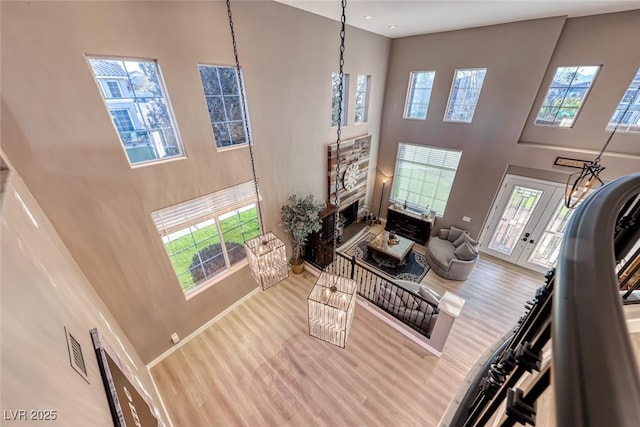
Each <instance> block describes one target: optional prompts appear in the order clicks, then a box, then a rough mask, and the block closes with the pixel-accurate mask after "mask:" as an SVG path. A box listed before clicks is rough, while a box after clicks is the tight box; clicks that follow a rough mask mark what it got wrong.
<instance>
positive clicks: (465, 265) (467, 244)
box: [425, 226, 479, 280]
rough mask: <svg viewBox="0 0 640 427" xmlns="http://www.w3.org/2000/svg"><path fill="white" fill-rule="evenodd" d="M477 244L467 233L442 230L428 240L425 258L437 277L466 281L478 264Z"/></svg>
mask: <svg viewBox="0 0 640 427" xmlns="http://www.w3.org/2000/svg"><path fill="white" fill-rule="evenodd" d="M477 245H478V242H477V241H475V240H474V239H473V238H472V237H471V236H470V235H469V233H468V232H467V231H465V230H463V229H460V228H457V227H453V226H452V227H450V228H442V229H440V231H439V232H438V235H437V236H433V237H431V239H429V244H428V245H427V251H426V253H425V257H426V259H427V263H428V264H429V266H430V267H431V269H432V270H433V271H435V272H436V274H438V275H439V276H442V277H444V278H445V279H450V280H466V279H467V277H469V274H471V272H472V271H473V268H474V267H475V265H476V263H477V262H478V258H479V255H478V247H477Z"/></svg>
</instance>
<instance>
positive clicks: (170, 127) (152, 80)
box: [88, 58, 183, 165]
mask: <svg viewBox="0 0 640 427" xmlns="http://www.w3.org/2000/svg"><path fill="white" fill-rule="evenodd" d="M88 59H89V64H90V65H91V70H92V72H93V76H94V78H95V79H96V82H97V83H98V85H99V86H100V87H102V88H103V90H102V91H101V94H102V97H103V99H104V101H105V104H106V106H107V109H108V111H109V113H110V115H111V118H112V120H113V123H114V126H115V128H116V130H117V131H118V136H119V137H120V142H121V143H122V146H123V148H124V150H125V153H126V154H127V158H128V159H129V163H131V164H132V165H135V164H139V163H145V162H152V161H154V160H160V159H168V158H172V157H179V156H182V155H183V149H182V144H181V142H180V138H179V135H178V131H177V127H176V125H175V119H174V118H173V112H172V111H171V106H170V105H169V101H168V99H167V96H166V89H165V87H164V83H163V82H162V79H161V76H160V72H159V69H158V63H157V62H156V61H149V60H137V59H104V58H88ZM124 111H126V113H124ZM125 114H129V116H128V117H125V116H124V115H125ZM127 120H128V121H127Z"/></svg>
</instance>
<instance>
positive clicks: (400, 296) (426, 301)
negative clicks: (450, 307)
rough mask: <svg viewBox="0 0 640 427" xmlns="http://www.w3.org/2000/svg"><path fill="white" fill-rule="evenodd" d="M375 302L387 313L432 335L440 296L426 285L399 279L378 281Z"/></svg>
mask: <svg viewBox="0 0 640 427" xmlns="http://www.w3.org/2000/svg"><path fill="white" fill-rule="evenodd" d="M375 303H376V305H377V306H378V307H380V308H382V309H383V310H384V311H386V312H387V313H389V314H391V315H393V316H394V317H395V318H397V319H399V320H401V321H402V322H404V323H405V324H407V325H409V326H411V327H412V328H413V329H415V330H417V331H418V332H420V333H421V334H423V335H425V336H427V337H430V336H431V331H432V330H433V327H434V325H435V323H436V320H437V318H438V310H437V307H438V304H439V303H440V296H439V295H438V294H436V293H435V292H433V291H432V290H431V289H429V288H427V287H426V286H423V285H420V284H418V283H414V282H408V281H404V280H398V281H397V282H396V283H391V282H386V283H378V284H377V286H376V294H375Z"/></svg>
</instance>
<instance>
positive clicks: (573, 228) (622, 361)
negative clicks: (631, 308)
mask: <svg viewBox="0 0 640 427" xmlns="http://www.w3.org/2000/svg"><path fill="white" fill-rule="evenodd" d="M639 238H640V173H636V174H633V175H628V176H625V177H622V178H619V179H617V180H615V181H612V182H610V183H609V184H607V185H605V186H604V187H602V188H601V189H599V190H598V191H596V192H595V193H594V194H592V195H591V196H590V197H589V198H588V199H586V200H585V201H584V202H583V203H582V204H581V205H580V206H579V207H578V208H577V209H576V211H575V212H574V214H573V216H572V218H571V221H570V222H569V224H568V226H567V229H566V231H565V234H564V238H563V242H562V246H561V248H560V256H559V259H558V263H557V268H556V269H554V270H551V271H549V273H548V274H547V275H546V283H545V285H544V286H542V287H541V288H540V289H538V291H537V292H536V295H535V297H534V298H533V299H532V300H531V301H528V302H527V304H526V305H525V308H526V311H525V314H524V315H523V316H522V317H521V318H520V320H519V322H518V325H517V326H516V327H515V329H514V331H513V334H512V335H510V336H508V337H507V338H506V340H504V342H503V343H502V344H501V345H499V346H498V347H497V350H496V351H495V352H494V353H493V354H492V355H490V356H489V358H488V359H487V360H486V361H485V362H484V363H483V366H482V367H481V368H480V369H479V370H478V373H477V375H475V377H472V380H471V381H468V382H467V384H470V385H469V387H468V389H467V390H461V396H462V397H461V398H460V402H459V403H458V404H457V406H455V407H453V406H452V407H451V408H450V411H449V412H448V413H447V414H445V417H444V418H443V420H444V425H447V426H455V427H458V426H486V425H500V426H512V425H514V424H516V423H520V424H529V425H535V421H536V411H537V407H536V401H537V399H538V397H540V395H541V394H542V393H543V392H544V390H545V389H546V388H547V387H548V386H549V385H550V384H552V383H553V387H554V398H555V405H554V406H555V410H556V425H558V426H581V427H600V426H609V425H610V426H616V427H618V426H620V427H626V426H636V425H638V420H640V377H639V375H638V368H637V364H636V359H635V355H634V352H633V349H632V346H631V343H630V340H629V335H628V331H627V328H626V321H625V317H624V315H623V311H622V299H621V296H620V292H619V279H618V276H617V274H616V264H617V263H618V262H619V261H620V260H623V259H625V258H627V259H628V255H629V253H630V251H632V250H633V248H634V247H636V248H637V243H638V240H639ZM634 256H635V255H634ZM552 338H553V339H552ZM550 341H551V350H552V351H551V359H550V362H549V361H548V360H547V359H546V358H545V357H544V353H543V350H545V349H547V348H548V347H549V342H550ZM552 377H553V380H552Z"/></svg>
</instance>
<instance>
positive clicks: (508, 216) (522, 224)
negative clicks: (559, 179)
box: [480, 175, 573, 273]
mask: <svg viewBox="0 0 640 427" xmlns="http://www.w3.org/2000/svg"><path fill="white" fill-rule="evenodd" d="M572 213H573V209H567V208H566V207H565V206H564V185H562V184H558V183H554V182H547V181H541V180H537V179H532V178H525V177H520V176H515V175H507V176H506V177H505V180H504V183H503V185H502V187H501V188H500V191H499V192H498V196H497V197H496V200H495V202H494V204H493V207H492V208H491V214H490V216H489V219H488V221H487V224H486V226H485V229H484V230H483V232H482V235H481V236H480V246H481V249H482V251H483V252H486V253H488V254H490V255H493V256H495V257H497V258H501V259H504V260H506V261H509V262H512V263H514V264H517V265H520V266H523V267H526V268H529V269H531V270H535V271H539V272H541V273H546V272H547V271H548V270H549V269H550V268H552V267H553V266H554V265H555V263H556V260H557V259H558V254H559V251H560V243H561V242H562V236H563V235H564V230H565V228H566V226H567V223H568V222H569V219H570V218H571V214H572Z"/></svg>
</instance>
